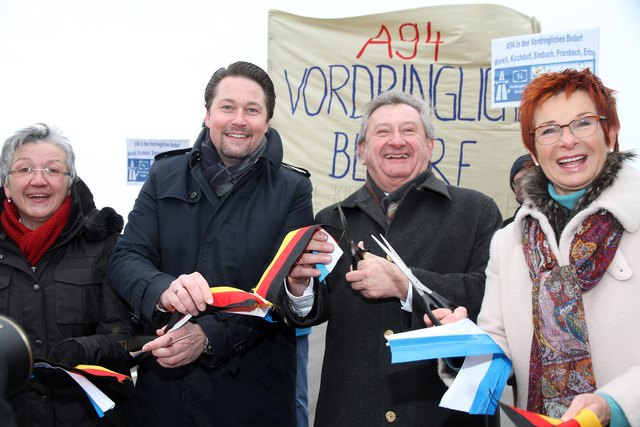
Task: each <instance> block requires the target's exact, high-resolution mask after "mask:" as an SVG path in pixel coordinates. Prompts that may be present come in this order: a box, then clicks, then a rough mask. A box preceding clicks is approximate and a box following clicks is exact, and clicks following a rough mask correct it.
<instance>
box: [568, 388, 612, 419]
mask: <svg viewBox="0 0 640 427" xmlns="http://www.w3.org/2000/svg"><path fill="white" fill-rule="evenodd" d="M582 409H589V410H590V411H591V412H593V413H594V414H596V417H598V419H599V420H600V424H602V425H603V426H608V425H609V422H611V408H610V407H609V404H608V403H607V401H606V400H605V398H604V397H602V396H600V395H599V394H595V393H589V394H579V395H577V396H576V397H574V398H573V400H572V401H571V405H569V408H568V409H567V412H565V413H564V415H563V416H562V417H561V418H560V419H561V420H562V421H564V422H567V421H569V420H570V419H571V418H573V417H575V416H576V415H578V412H580V410H582Z"/></svg>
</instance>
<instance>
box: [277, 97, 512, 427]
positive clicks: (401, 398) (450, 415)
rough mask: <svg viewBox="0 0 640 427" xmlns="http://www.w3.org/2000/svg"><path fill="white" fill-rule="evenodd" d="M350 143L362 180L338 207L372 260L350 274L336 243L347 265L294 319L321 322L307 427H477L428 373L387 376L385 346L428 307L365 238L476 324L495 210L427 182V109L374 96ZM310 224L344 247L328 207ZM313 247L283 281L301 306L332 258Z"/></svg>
mask: <svg viewBox="0 0 640 427" xmlns="http://www.w3.org/2000/svg"><path fill="white" fill-rule="evenodd" d="M359 135H360V141H359V143H358V156H359V157H360V158H361V159H362V161H363V163H364V164H365V165H366V166H367V179H366V182H365V184H364V186H362V187H361V188H360V189H359V190H357V191H356V192H355V193H353V194H351V195H350V196H349V197H347V198H346V199H345V200H343V201H342V202H340V205H341V207H342V209H343V211H344V215H345V217H346V220H347V223H348V225H349V226H350V230H349V231H350V236H351V238H352V239H355V240H356V242H358V241H363V243H364V247H366V249H367V250H369V251H370V252H369V253H365V254H364V258H363V259H362V260H360V261H359V262H358V263H357V269H356V270H353V269H352V268H351V265H352V260H351V257H350V256H349V254H350V248H349V244H348V242H346V241H344V239H343V241H342V242H341V246H342V249H343V250H344V252H345V254H347V256H344V257H342V259H340V260H339V261H338V264H337V265H336V267H335V268H334V270H333V272H332V273H331V274H330V275H329V276H328V278H327V280H326V284H317V283H316V284H314V291H315V292H314V293H313V294H314V295H315V298H314V302H313V307H311V305H310V304H309V307H308V308H307V311H306V312H305V311H304V310H292V311H293V313H292V315H293V314H296V315H298V316H299V318H298V321H297V322H296V323H297V324H298V326H304V325H309V324H316V323H319V322H322V321H324V320H328V325H327V332H326V334H327V336H326V345H325V354H324V361H323V364H322V377H321V384H320V393H319V397H318V403H317V407H316V419H315V424H314V425H315V426H316V427H326V426H336V427H337V426H367V427H371V426H384V425H387V424H389V423H394V424H393V425H400V426H418V425H429V426H484V425H485V423H486V422H487V420H486V419H485V417H483V416H472V415H468V414H466V413H463V412H457V411H452V410H448V409H444V408H440V407H439V406H438V405H439V402H440V399H441V397H442V395H443V394H444V392H445V391H446V387H445V385H444V384H443V382H442V381H441V380H440V378H439V377H438V373H437V368H436V362H435V361H421V362H414V363H402V364H391V354H390V351H389V348H388V347H387V345H386V339H385V337H386V336H388V334H393V333H397V332H403V331H406V330H410V329H417V328H422V327H424V326H425V324H424V321H423V315H424V313H425V305H424V302H423V301H422V299H421V298H420V296H419V295H418V294H416V293H415V291H413V289H412V287H411V286H410V285H409V281H408V279H407V277H406V276H405V275H404V274H403V273H402V272H401V271H400V269H399V268H398V267H397V266H396V265H395V264H393V263H392V262H390V261H388V260H387V259H386V257H385V254H384V252H383V251H382V249H381V248H380V247H379V246H378V245H377V244H376V243H375V242H374V241H373V239H372V238H371V235H375V236H378V235H383V236H385V237H386V239H387V240H388V241H389V242H390V244H391V245H392V246H393V248H394V249H395V250H396V251H397V252H398V254H399V255H400V257H401V258H402V259H403V260H404V262H405V263H406V264H407V265H408V266H409V267H410V268H411V270H412V272H413V273H414V274H415V276H417V277H418V279H419V280H421V281H422V283H424V284H425V285H426V286H428V287H429V288H430V289H432V290H434V291H436V292H438V293H440V294H441V295H443V296H444V297H445V298H447V299H449V300H450V301H452V302H453V303H454V304H457V305H465V306H466V307H468V308H470V312H471V316H472V317H473V316H474V315H476V314H477V313H478V311H479V308H480V304H481V302H482V297H483V293H484V282H485V273H484V270H485V267H486V264H487V261H488V258H489V243H490V240H491V237H492V235H493V233H494V231H496V230H497V229H498V228H500V225H501V221H502V218H501V215H500V212H499V210H498V207H497V206H496V204H495V203H494V202H493V201H492V200H491V199H490V198H489V197H487V196H485V195H484V194H481V193H479V192H477V191H473V190H469V189H463V188H459V187H454V186H449V185H446V184H444V183H443V182H442V181H440V180H438V179H436V177H435V176H434V173H433V171H432V168H431V166H430V158H431V153H432V150H433V146H434V138H435V136H434V132H433V127H432V125H431V123H430V120H429V109H428V106H427V104H426V103H425V102H424V101H422V100H418V99H416V98H414V97H412V96H410V95H407V94H404V93H402V92H397V91H392V92H387V93H383V94H381V95H380V96H379V97H378V98H376V99H375V100H373V101H372V102H371V103H370V104H368V105H367V106H366V108H365V110H364V113H363V124H362V127H361V130H360V133H359ZM316 222H317V223H318V224H325V225H328V226H330V227H327V231H330V232H331V233H332V234H333V235H334V238H335V239H336V240H339V239H340V238H341V235H342V231H341V229H342V228H344V227H343V225H342V222H341V220H340V216H339V212H338V209H337V205H332V206H329V207H327V208H325V209H323V210H322V211H320V212H319V213H318V215H317V217H316ZM314 239H316V240H312V242H311V243H310V244H309V246H308V249H310V250H314V251H318V252H320V253H319V254H313V253H306V254H305V255H303V256H302V257H301V258H300V260H299V261H298V262H299V264H300V265H299V266H298V267H296V268H294V269H293V270H292V272H291V275H290V276H289V278H288V287H289V289H290V291H291V293H292V294H293V295H295V296H300V298H301V299H302V298H305V297H304V295H302V296H301V294H303V291H305V290H307V287H308V283H309V280H308V279H309V277H310V276H317V275H318V271H317V270H316V269H314V268H313V266H314V264H316V263H322V262H325V261H324V260H323V259H322V258H323V257H325V256H326V255H324V254H322V252H328V251H329V250H330V249H331V245H329V244H328V243H326V236H325V235H322V234H321V233H316V236H314ZM326 246H328V247H326ZM307 294H308V292H307ZM298 302H300V301H298ZM298 305H300V304H298ZM309 308H311V311H310V312H309Z"/></svg>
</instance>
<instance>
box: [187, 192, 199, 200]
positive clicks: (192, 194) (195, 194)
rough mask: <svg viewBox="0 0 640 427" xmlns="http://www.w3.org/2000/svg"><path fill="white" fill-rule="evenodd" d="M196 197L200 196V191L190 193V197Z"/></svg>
mask: <svg viewBox="0 0 640 427" xmlns="http://www.w3.org/2000/svg"><path fill="white" fill-rule="evenodd" d="M196 197H198V193H196V192H195V191H194V192H192V193H191V194H189V198H190V199H195V198H196Z"/></svg>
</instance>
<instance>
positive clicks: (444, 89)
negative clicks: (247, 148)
mask: <svg viewBox="0 0 640 427" xmlns="http://www.w3.org/2000/svg"><path fill="white" fill-rule="evenodd" d="M535 32H540V24H539V23H538V21H537V20H536V19H535V18H532V17H528V16H525V15H523V14H522V13H520V12H517V11H515V10H513V9H509V8H507V7H502V6H496V5H455V6H435V7H425V8H420V9H412V10H403V11H396V12H389V13H384V14H378V15H368V16H359V17H353V18H342V19H314V18H306V17H301V16H296V15H291V14H288V13H284V12H280V11H275V10H271V11H270V12H269V67H268V69H269V75H270V76H271V77H272V79H273V81H274V83H275V86H276V94H277V97H278V100H277V102H276V111H275V115H274V118H273V120H272V123H271V124H272V126H273V127H274V128H276V129H277V130H278V131H279V132H280V134H281V135H282V138H283V141H284V150H285V161H286V162H287V163H291V164H293V165H296V166H300V167H303V168H305V169H308V170H309V171H310V172H311V180H312V182H313V185H314V209H315V211H316V212H317V211H318V210H320V209H322V208H323V207H325V206H327V205H329V204H332V203H335V202H338V201H340V200H342V199H344V198H345V197H346V196H348V195H349V194H351V193H352V192H353V191H355V190H356V189H357V188H359V187H360V186H361V185H362V183H363V181H364V177H365V173H366V170H365V167H364V166H363V165H362V164H361V163H360V162H359V161H358V159H357V158H356V140H357V134H358V131H359V126H360V119H361V111H362V107H363V106H364V104H366V103H367V102H368V101H370V100H371V99H372V98H373V97H375V96H376V95H377V94H378V93H380V92H383V91H385V90H389V89H392V88H395V89H401V90H403V91H404V92H407V93H411V94H413V95H414V96H417V97H421V98H422V99H425V100H426V101H427V102H428V103H429V104H430V105H431V108H432V113H431V116H432V120H433V123H434V126H435V130H436V136H437V141H436V146H435V149H434V152H433V156H432V164H433V166H434V170H435V173H436V174H437V175H438V176H439V178H441V179H442V180H444V181H446V182H447V183H450V184H452V185H458V186H462V187H469V188H474V189H476V190H479V191H482V192H483V193H485V194H488V195H489V196H491V197H493V198H494V199H495V201H496V203H498V205H499V206H500V208H501V210H502V213H503V215H505V216H508V215H511V214H512V212H513V210H514V209H515V208H516V207H517V205H516V202H515V200H514V198H513V195H512V193H511V191H510V189H509V185H508V176H509V169H510V168H511V164H512V163H513V160H514V159H515V158H516V157H518V156H519V155H521V154H523V153H524V149H523V148H522V144H521V142H520V133H519V124H518V110H517V109H516V108H511V109H492V108H491V90H492V87H491V74H490V73H491V66H490V63H491V40H492V39H495V38H500V37H508V36H515V35H524V34H530V33H535Z"/></svg>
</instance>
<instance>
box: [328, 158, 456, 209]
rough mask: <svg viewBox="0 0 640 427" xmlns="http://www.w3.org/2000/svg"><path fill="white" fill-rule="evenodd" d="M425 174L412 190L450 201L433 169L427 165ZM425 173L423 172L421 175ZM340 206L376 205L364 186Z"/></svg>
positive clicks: (447, 192)
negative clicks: (439, 196) (425, 192)
mask: <svg viewBox="0 0 640 427" xmlns="http://www.w3.org/2000/svg"><path fill="white" fill-rule="evenodd" d="M425 172H426V174H425V176H424V178H423V179H422V180H421V181H419V182H417V183H415V186H414V187H413V188H415V189H417V190H419V191H430V192H432V193H436V194H439V195H441V196H442V197H445V198H447V199H451V196H450V195H449V189H448V188H447V185H446V184H445V183H444V182H442V181H440V180H439V179H438V178H436V176H435V175H434V173H433V168H432V167H431V165H429V167H428V168H427V170H426V171H425ZM425 172H423V174H424V173H425ZM367 176H368V175H367ZM410 190H411V188H409V189H407V191H410ZM396 191H397V190H396ZM340 204H341V205H342V206H343V207H355V206H367V207H368V206H370V205H374V206H376V205H377V203H376V201H375V199H374V198H373V197H372V196H371V193H370V191H369V189H368V188H367V185H366V184H365V185H363V186H362V187H360V188H359V189H358V190H356V191H355V192H354V193H353V194H351V195H350V196H348V197H347V198H346V199H344V201H342V202H340Z"/></svg>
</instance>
